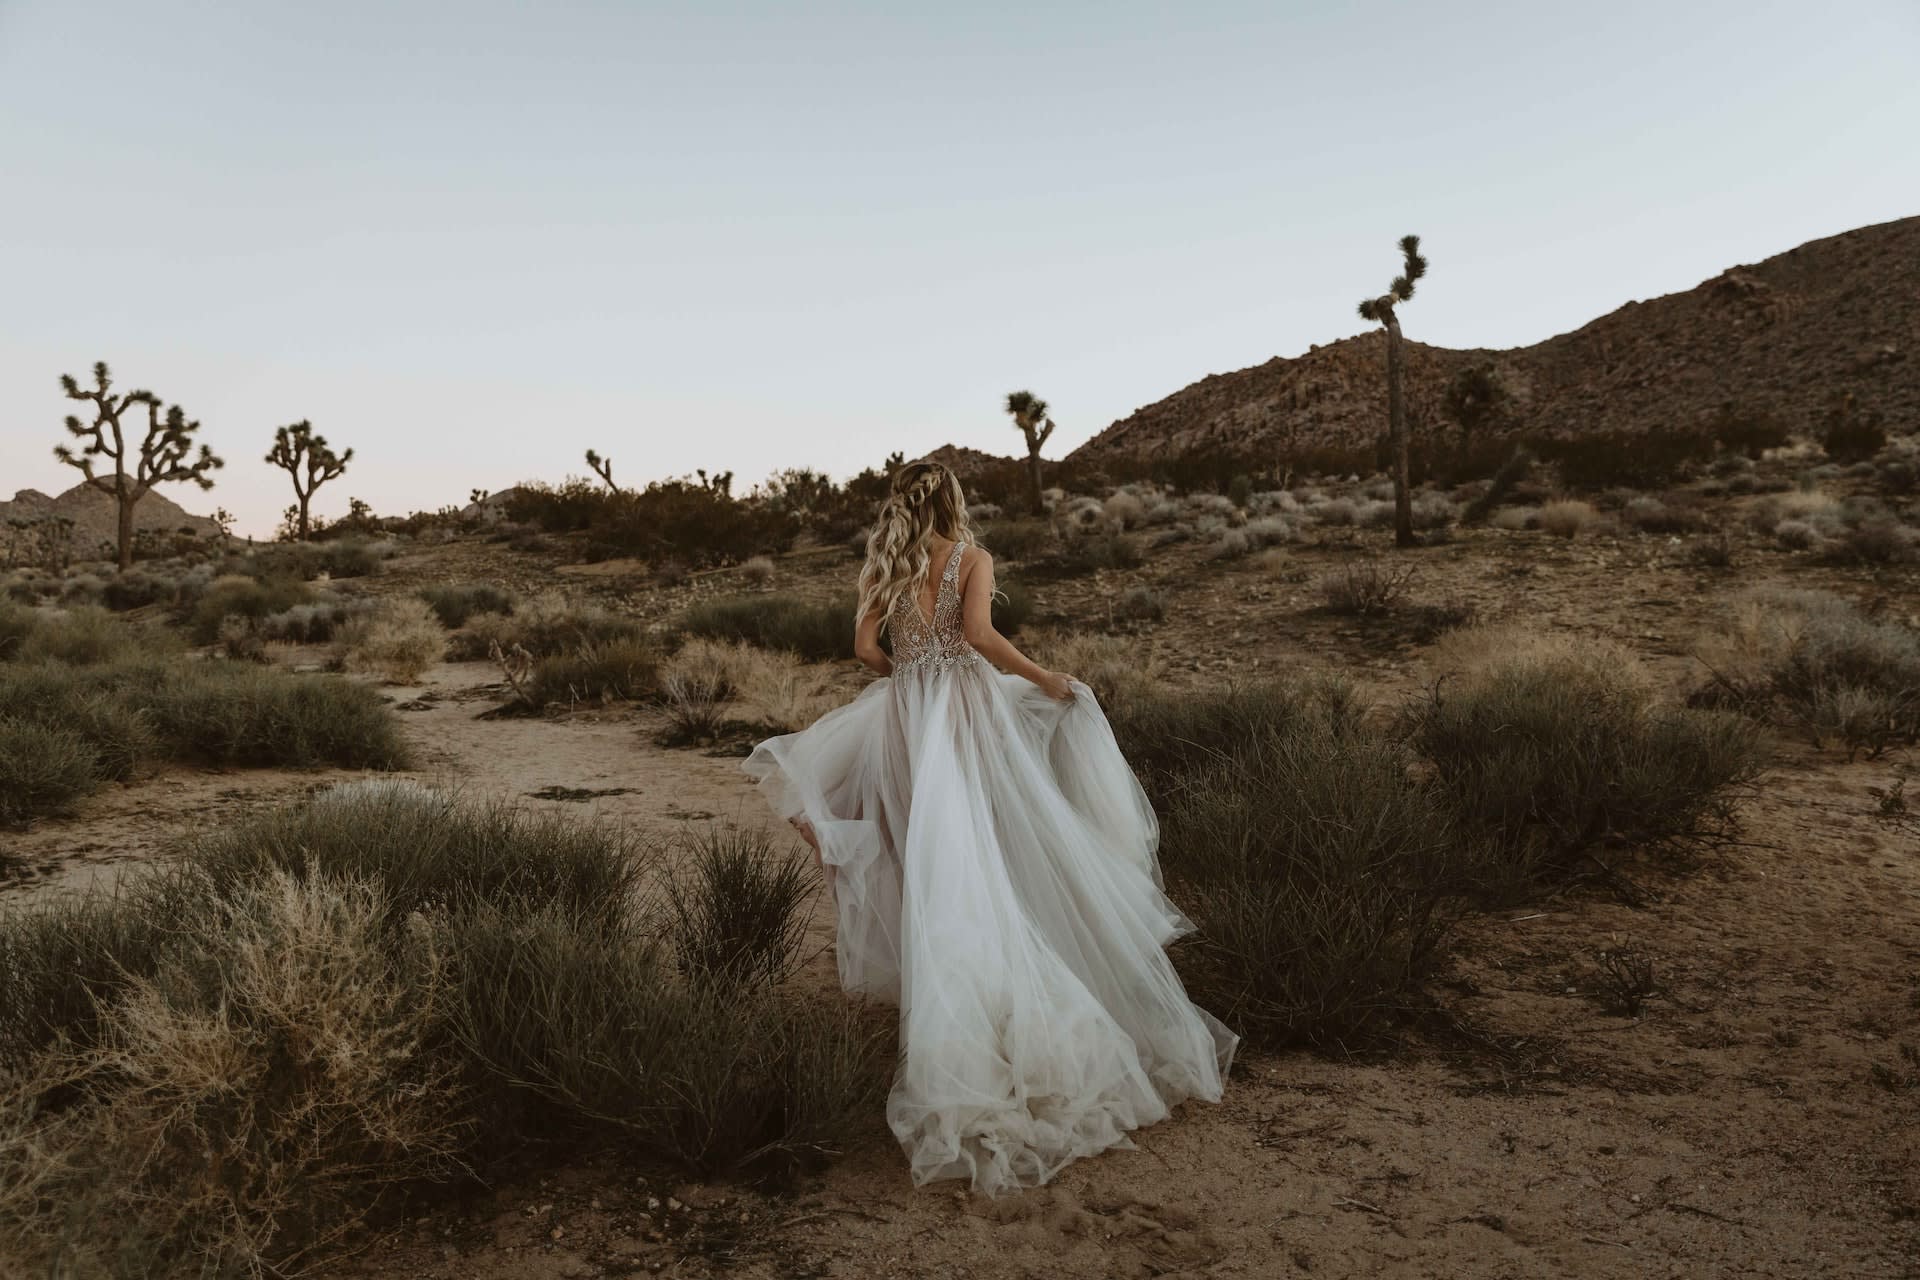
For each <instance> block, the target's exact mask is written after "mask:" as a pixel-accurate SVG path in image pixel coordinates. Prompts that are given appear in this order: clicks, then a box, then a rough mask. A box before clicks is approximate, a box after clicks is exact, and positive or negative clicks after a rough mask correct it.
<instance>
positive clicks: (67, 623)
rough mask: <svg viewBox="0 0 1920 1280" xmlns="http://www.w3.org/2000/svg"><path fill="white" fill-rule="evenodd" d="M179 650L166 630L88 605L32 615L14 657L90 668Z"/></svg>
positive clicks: (23, 660)
mask: <svg viewBox="0 0 1920 1280" xmlns="http://www.w3.org/2000/svg"><path fill="white" fill-rule="evenodd" d="M177 647H178V646H177V645H176V644H174V643H173V642H172V639H171V637H170V636H168V634H167V633H166V632H165V631H163V630H160V629H158V628H154V627H134V626H130V625H128V623H127V622H126V621H124V620H123V619H120V618H116V617H114V616H113V614H111V613H109V612H108V611H107V610H105V609H101V608H98V607H95V606H91V605H89V606H85V607H82V608H76V609H56V610H40V611H37V612H35V613H30V614H29V615H28V622H27V628H26V630H25V632H24V634H22V635H21V637H20V639H19V641H18V642H17V644H16V647H15V648H14V651H13V657H14V659H15V660H16V661H19V662H34V661H38V660H41V659H50V660H52V661H55V662H64V663H68V664H71V665H73V666H90V665H96V664H99V663H107V662H117V661H120V660H122V659H126V658H132V657H135V656H137V655H140V654H151V653H154V652H156V651H157V652H160V653H166V652H170V651H172V650H174V649H176V648H177Z"/></svg>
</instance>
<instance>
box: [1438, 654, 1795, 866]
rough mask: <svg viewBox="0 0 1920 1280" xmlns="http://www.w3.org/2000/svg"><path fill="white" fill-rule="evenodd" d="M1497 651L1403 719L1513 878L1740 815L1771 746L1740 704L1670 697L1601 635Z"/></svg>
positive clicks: (1690, 833)
mask: <svg viewBox="0 0 1920 1280" xmlns="http://www.w3.org/2000/svg"><path fill="white" fill-rule="evenodd" d="M1592 652H1593V653H1595V654H1596V655H1599V656H1597V657H1593V658H1589V656H1588V655H1587V653H1583V652H1582V649H1581V648H1580V647H1577V646H1572V645H1569V646H1566V647H1564V648H1558V649H1547V650H1545V651H1536V652H1518V653H1515V654H1512V655H1510V656H1503V655H1500V654H1498V653H1494V654H1490V655H1489V656H1488V658H1487V660H1486V661H1484V662H1483V663H1482V664H1480V665H1479V666H1478V667H1475V668H1470V669H1468V670H1466V671H1464V672H1460V673H1455V674H1453V675H1451V676H1449V677H1448V678H1447V679H1445V680H1443V681H1441V682H1440V683H1439V684H1437V685H1436V686H1435V687H1434V688H1433V689H1432V691H1431V692H1430V693H1429V694H1428V695H1427V696H1426V697H1425V698H1424V699H1422V700H1420V701H1419V702H1417V703H1416V704H1414V706H1413V707H1412V708H1410V709H1409V711H1408V713H1407V715H1406V719H1405V728H1406V731H1407V734H1408V738H1409V740H1410V742H1411V743H1412V745H1413V747H1414V749H1415V750H1416V751H1417V752H1419V754H1420V755H1421V756H1423V757H1424V758H1425V759H1426V760H1427V762H1428V763H1429V765H1430V766H1431V768H1432V771H1433V779H1434V784H1435V787H1436V789H1437V792H1438V794H1439V795H1440V796H1441V797H1442V798H1443V799H1444V801H1445V803H1446V805H1447V807H1448V808H1449V809H1450V810H1451V812H1452V813H1453V814H1454V815H1455V818H1456V820H1457V821H1458V823H1459V824H1460V827H1461V829H1462V830H1463V831H1466V832H1469V833H1474V834H1477V835H1479V836H1481V837H1484V838H1485V839H1486V840H1487V841H1488V843H1489V845H1490V847H1491V848H1492V849H1493V850H1494V851H1496V852H1497V856H1498V858H1499V863H1498V865H1497V867H1496V868H1494V874H1495V877H1496V878H1498V879H1501V880H1504V881H1505V882H1506V884H1507V886H1508V887H1510V888H1522V887H1524V886H1525V885H1527V884H1528V883H1530V882H1545V881H1553V880H1561V879H1565V878H1568V877H1571V876H1574V875H1577V874H1579V873H1580V872H1581V871H1582V870H1583V869H1588V868H1591V866H1592V865H1593V862H1594V860H1595V859H1601V860H1602V861H1601V863H1600V865H1601V866H1602V867H1604V866H1605V865H1606V863H1605V861H1604V858H1605V857H1606V856H1607V855H1608V852H1609V851H1610V850H1628V849H1645V848H1654V849H1660V848H1671V847H1675V846H1679V845H1682V844H1687V843H1691V842H1695V841H1699V840H1701V839H1705V838H1708V837H1711V836H1714V835H1717V834H1719V833H1721V832H1722V831H1724V830H1725V829H1726V828H1727V826H1728V825H1729V824H1730V822H1731V817H1732V814H1731V800H1730V793H1731V791H1732V790H1733V789H1734V788H1735V787H1738V786H1740V785H1743V784H1745V783H1749V782H1751V781H1752V780H1753V779H1754V778H1755V777H1756V776H1757V775H1758V774H1759V773H1760V772H1761V770H1762V768H1763V766H1764V764H1765V761H1766V751H1765V748H1764V746H1763V744H1762V742H1761V740H1760V737H1759V735H1758V734H1757V733H1756V732H1755V731H1754V729H1753V727H1752V725H1751V724H1749V723H1748V722H1746V721H1743V720H1741V719H1739V718H1738V717H1735V716H1730V715H1725V714H1722V713H1718V712H1712V711H1702V710H1693V709H1688V708H1684V707H1674V706H1667V705H1664V704H1663V703H1662V702H1661V701H1660V700H1659V699H1658V698H1657V697H1655V696H1654V695H1653V693H1652V689H1651V685H1650V684H1646V683H1642V682H1638V681H1634V680H1630V679H1623V678H1622V668H1621V667H1619V666H1618V665H1616V664H1615V663H1614V662H1613V660H1612V655H1611V654H1603V653H1601V649H1600V647H1598V646H1595V647H1593V649H1592Z"/></svg>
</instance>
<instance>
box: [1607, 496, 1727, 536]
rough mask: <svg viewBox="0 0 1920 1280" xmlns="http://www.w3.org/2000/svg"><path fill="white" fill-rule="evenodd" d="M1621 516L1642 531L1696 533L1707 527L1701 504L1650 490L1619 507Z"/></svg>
mask: <svg viewBox="0 0 1920 1280" xmlns="http://www.w3.org/2000/svg"><path fill="white" fill-rule="evenodd" d="M1620 518H1621V519H1622V520H1624V521H1626V523H1627V524H1628V525H1629V526H1630V527H1632V528H1635V529H1638V530H1639V531H1640V532H1642V533H1665V534H1674V533H1697V532H1699V531H1700V530H1701V529H1704V528H1705V527H1706V523H1707V522H1706V518H1705V516H1703V515H1702V514H1701V512H1700V511H1699V509H1698V508H1696V507H1691V506H1682V505H1679V504H1677V503H1675V502H1673V501H1672V500H1670V499H1665V498H1657V497H1654V496H1653V495H1651V494H1636V495H1634V496H1633V497H1630V498H1628V499H1627V501H1626V503H1625V504H1624V505H1623V506H1622V507H1621V508H1620Z"/></svg>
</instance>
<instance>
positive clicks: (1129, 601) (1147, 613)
mask: <svg viewBox="0 0 1920 1280" xmlns="http://www.w3.org/2000/svg"><path fill="white" fill-rule="evenodd" d="M1114 613H1115V615H1116V616H1118V617H1121V618H1125V619H1127V620H1129V621H1132V622H1158V621H1160V619H1162V618H1164V617H1166V616H1167V602H1166V601H1165V600H1164V599H1162V598H1161V596H1160V593H1159V592H1157V591H1155V590H1154V589H1153V588H1152V587H1146V586H1139V585H1135V586H1131V587H1128V588H1127V589H1126V590H1125V591H1122V592H1121V593H1120V599H1119V600H1118V601H1116V602H1115V604H1114Z"/></svg>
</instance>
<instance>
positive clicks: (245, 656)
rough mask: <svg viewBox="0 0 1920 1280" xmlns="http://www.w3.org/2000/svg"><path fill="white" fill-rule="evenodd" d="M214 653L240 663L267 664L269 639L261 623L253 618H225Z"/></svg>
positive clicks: (215, 643)
mask: <svg viewBox="0 0 1920 1280" xmlns="http://www.w3.org/2000/svg"><path fill="white" fill-rule="evenodd" d="M214 652H216V653H218V654H219V655H220V656H221V657H223V658H232V659H234V660H235V661H238V662H265V661H266V660H267V637H266V636H265V634H263V633H262V631H261V629H260V623H259V622H256V621H255V620H254V619H252V618H223V619H222V620H221V622H220V635H219V637H218V638H217V639H216V640H215V641H214Z"/></svg>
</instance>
